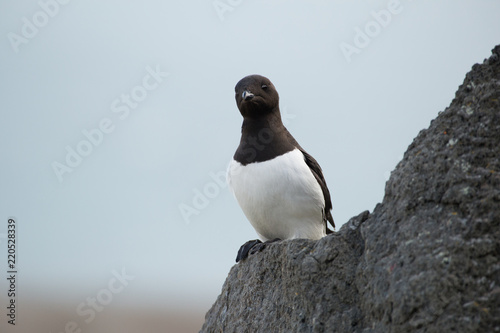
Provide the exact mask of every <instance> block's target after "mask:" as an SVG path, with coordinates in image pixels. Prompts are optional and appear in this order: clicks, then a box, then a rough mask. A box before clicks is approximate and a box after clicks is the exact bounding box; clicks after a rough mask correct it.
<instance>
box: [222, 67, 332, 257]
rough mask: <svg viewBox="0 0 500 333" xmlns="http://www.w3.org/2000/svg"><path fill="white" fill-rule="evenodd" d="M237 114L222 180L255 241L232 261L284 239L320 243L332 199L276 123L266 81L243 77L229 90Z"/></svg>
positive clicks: (312, 163) (274, 97)
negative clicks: (237, 134) (237, 132)
mask: <svg viewBox="0 0 500 333" xmlns="http://www.w3.org/2000/svg"><path fill="white" fill-rule="evenodd" d="M235 98H236V105H237V106H238V109H239V110H240V113H241V115H242V116H243V125H242V127H241V140H240V144H239V146H238V149H236V152H235V154H234V156H233V159H232V161H231V162H230V164H229V167H228V170H227V180H228V183H229V187H230V189H231V191H232V192H233V194H234V196H235V197H236V200H237V201H238V204H239V205H240V207H241V209H242V210H243V213H244V214H245V216H246V217H247V219H248V220H249V221H250V223H251V224H252V226H253V227H254V228H255V231H256V232H257V234H258V236H259V238H260V239H261V240H262V241H263V242H264V243H263V242H262V241H260V240H258V239H256V240H251V241H248V242H246V243H245V244H243V245H242V246H241V248H240V250H239V251H238V255H237V257H236V262H239V261H240V260H243V259H245V258H247V257H248V255H249V254H254V253H256V252H258V251H261V250H262V249H263V248H264V247H265V245H266V244H267V243H270V242H275V241H278V240H284V239H294V238H309V239H320V238H322V237H324V236H326V234H329V233H332V231H331V230H330V229H329V228H328V226H327V221H328V222H330V224H331V225H332V227H333V228H335V223H334V221H333V218H332V214H331V210H332V201H331V198H330V192H329V190H328V187H327V186H326V181H325V177H324V176H323V172H322V170H321V167H320V166H319V164H318V162H317V161H316V160H315V159H314V158H313V157H312V156H311V155H309V154H308V153H307V152H306V151H305V150H304V149H303V148H302V147H301V146H300V145H299V144H298V142H297V141H296V140H295V139H294V137H293V136H292V135H291V134H290V132H288V130H287V129H286V128H285V126H284V125H283V122H282V121H281V114H280V109H279V96H278V92H277V91H276V88H275V87H274V85H273V84H272V83H271V81H270V80H269V79H268V78H266V77H264V76H261V75H249V76H246V77H244V78H243V79H241V80H240V81H239V82H238V83H237V84H236V87H235Z"/></svg>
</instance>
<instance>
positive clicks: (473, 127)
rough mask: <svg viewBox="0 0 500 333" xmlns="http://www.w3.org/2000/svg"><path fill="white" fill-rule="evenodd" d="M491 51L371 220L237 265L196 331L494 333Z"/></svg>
mask: <svg viewBox="0 0 500 333" xmlns="http://www.w3.org/2000/svg"><path fill="white" fill-rule="evenodd" d="M499 56H500V45H499V46H497V47H495V49H494V50H493V55H492V56H491V57H490V58H489V59H487V60H485V61H484V63H483V64H481V65H479V64H476V65H474V66H473V67H472V70H471V72H469V73H468V74H467V75H466V78H465V80H464V83H463V84H462V85H461V86H460V87H459V89H458V91H457V93H456V96H455V98H454V99H453V101H452V103H451V105H450V106H449V107H448V108H447V109H446V110H444V111H443V112H441V113H440V114H439V116H438V117H437V118H436V119H434V120H433V121H432V122H431V124H430V126H429V128H428V129H426V130H422V131H421V132H420V133H419V134H418V136H417V137H416V138H415V139H414V141H413V143H412V144H411V145H410V146H409V147H408V150H407V152H406V153H405V155H404V158H403V160H402V161H401V162H400V163H399V164H398V166H397V167H396V169H395V170H394V171H393V172H392V174H391V177H390V179H389V181H388V182H387V184H386V189H385V196H384V200H383V202H382V203H381V204H378V205H377V206H376V207H375V209H374V211H373V213H371V214H369V213H368V211H366V212H363V213H361V214H360V215H358V216H356V217H354V218H352V219H351V220H350V221H349V222H348V223H346V224H345V225H343V226H342V228H341V229H340V230H339V231H338V232H337V233H334V234H332V235H329V236H327V237H324V238H323V239H321V240H318V241H313V240H306V239H297V240H288V241H283V242H278V243H273V244H270V245H268V247H267V248H266V249H265V250H264V251H262V252H260V253H257V254H255V255H251V256H250V257H249V258H248V259H246V260H244V261H243V262H240V263H239V264H237V265H235V266H234V267H233V268H232V269H231V271H230V272H229V276H228V277H227V279H226V282H225V283H224V285H223V287H222V292H221V294H220V295H219V297H218V298H217V301H216V302H215V304H214V305H213V306H212V308H211V309H210V310H209V311H208V313H207V315H206V318H205V320H206V321H205V324H204V325H203V328H202V330H201V332H363V333H368V332H384V333H386V332H395V333H396V332H440V333H443V332H500V59H499V58H500V57H499Z"/></svg>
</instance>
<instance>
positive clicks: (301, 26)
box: [0, 0, 500, 310]
mask: <svg viewBox="0 0 500 333" xmlns="http://www.w3.org/2000/svg"><path fill="white" fill-rule="evenodd" d="M66 2H68V1H66ZM63 3H64V1H62V0H60V2H57V1H56V0H41V1H40V2H38V1H35V0H30V1H26V0H24V1H13V0H9V1H3V2H2V3H1V4H0V29H1V31H0V32H1V33H0V36H2V38H1V40H0V56H1V59H2V61H1V62H0V94H1V98H0V103H1V106H2V107H1V112H2V119H3V121H2V122H0V140H1V142H2V144H1V146H0V153H1V156H2V157H3V163H2V164H1V165H0V234H3V237H5V234H6V230H7V219H8V218H9V217H15V219H16V221H17V222H18V230H17V231H18V269H19V272H20V273H19V274H20V279H21V280H20V283H21V285H20V286H19V288H20V290H21V291H20V292H21V293H20V295H22V296H20V297H26V298H28V297H31V296H37V297H44V298H45V299H48V300H52V301H57V300H59V299H63V298H64V299H65V300H70V301H71V302H74V304H78V303H79V302H80V301H81V300H83V299H85V297H87V296H89V295H93V294H95V292H96V290H99V289H100V288H104V287H106V286H107V284H108V282H109V281H110V279H111V278H112V277H113V271H120V272H121V271H122V270H123V269H124V270H125V271H126V272H127V274H129V275H130V276H133V277H134V279H133V280H132V281H130V283H129V284H128V286H127V287H126V289H124V290H123V292H122V293H121V294H120V295H119V297H118V296H117V297H116V300H115V302H122V303H123V304H149V303H155V302H161V303H164V304H172V305H175V304H179V303H182V304H185V305H187V306H190V305H197V306H200V307H203V308H206V309H207V310H208V308H209V307H210V305H211V304H212V302H214V301H215V299H216V296H217V295H218V294H219V291H220V289H221V287H222V284H223V282H224V279H225V277H226V275H227V273H228V272H229V269H230V268H231V267H232V265H234V264H235V263H234V259H235V257H236V253H237V251H238V249H239V247H240V245H242V244H243V243H244V242H246V241H247V240H250V239H255V238H256V233H255V231H254V230H253V228H252V227H251V226H250V223H249V222H248V221H247V220H246V218H245V216H244V215H243V213H242V211H241V210H240V208H239V206H238V204H237V202H236V200H235V199H234V198H233V197H232V195H231V194H230V192H229V190H228V188H227V186H226V185H225V183H224V182H223V178H224V176H223V175H224V173H225V169H226V167H227V165H228V163H229V161H230V159H231V157H232V155H233V153H234V151H235V149H236V147H237V145H238V142H239V135H240V126H241V121H242V119H241V116H240V114H239V112H238V109H237V108H236V105H235V102H234V86H235V84H236V83H237V82H238V80H239V79H241V78H242V77H244V76H246V75H248V74H261V75H264V76H267V77H268V78H269V79H271V81H272V82H273V83H274V85H275V86H276V88H277V90H278V92H279V94H280V105H281V111H282V114H283V115H284V118H285V120H284V122H285V124H286V125H287V127H288V129H289V130H290V132H291V133H292V134H293V135H294V137H295V138H296V139H297V141H298V142H299V143H300V144H301V145H302V146H303V147H304V148H305V149H306V150H307V151H308V152H309V153H310V154H311V155H313V156H314V157H315V158H316V159H317V160H318V162H319V163H320V165H321V166H322V168H323V171H324V174H325V178H326V181H327V183H328V186H329V188H330V192H331V194H332V199H333V206H334V209H333V216H334V219H335V222H336V224H337V227H338V228H339V227H340V226H341V225H342V224H343V223H345V222H347V220H348V219H349V218H350V217H352V216H355V215H357V214H359V213H360V212H362V211H363V210H366V209H368V210H370V211H372V210H373V208H374V207H375V205H376V204H377V203H378V202H381V201H382V198H383V194H384V186H385V182H386V180H387V179H388V176H389V173H390V171H391V170H393V169H394V167H395V166H396V164H397V163H398V162H399V160H400V159H401V158H402V155H403V153H404V152H405V150H406V148H407V147H408V145H409V144H410V143H411V142H412V139H413V138H414V137H415V136H416V135H417V134H418V132H419V131H420V130H421V129H424V128H427V127H428V125H429V122H430V121H431V120H432V119H433V118H435V117H436V116H437V114H438V112H439V111H442V110H444V109H445V108H446V107H447V106H448V105H449V103H450V102H451V100H452V99H453V97H454V93H455V91H456V90H457V88H458V86H459V85H460V84H461V83H462V81H463V79H464V76H465V74H466V73H467V72H468V71H469V70H470V68H471V66H472V65H473V64H474V63H477V62H482V61H483V59H484V58H487V57H489V55H490V51H491V49H492V48H493V47H494V46H495V45H496V44H497V43H499V42H500V38H499V37H500V33H499V32H500V20H499V19H498V13H500V2H498V1H493V0H476V1H464V0H461V1H458V0H453V1H452V0H447V1H430V0H429V1H410V0H401V1H393V0H391V1H364V2H360V1H318V0H315V1H287V2H285V1H237V0H232V1H229V0H221V1H210V0H209V1H188V2H182V1H175V2H172V1H159V0H146V1H141V2H138V1H137V2H131V1H125V2H124V1H117V0H114V1H106V2H102V1H69V2H68V3H64V4H63ZM285 115H286V116H285ZM56 170H57V171H56ZM338 228H337V230H338ZM0 241H1V242H2V244H0V249H1V251H0V252H1V253H3V254H0V258H6V240H5V238H3V239H1V238H0ZM0 269H1V270H2V271H6V260H5V259H2V260H1V261H0ZM5 287H6V282H5V281H3V280H2V282H1V283H0V294H1V295H2V297H4V296H5V295H4V294H5V292H4V291H5V290H6V289H5Z"/></svg>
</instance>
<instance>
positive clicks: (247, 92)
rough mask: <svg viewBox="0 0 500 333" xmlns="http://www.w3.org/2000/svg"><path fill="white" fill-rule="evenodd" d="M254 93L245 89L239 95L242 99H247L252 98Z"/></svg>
mask: <svg viewBox="0 0 500 333" xmlns="http://www.w3.org/2000/svg"><path fill="white" fill-rule="evenodd" d="M254 96H255V95H254V94H252V93H251V92H250V91H248V90H245V91H243V94H241V97H243V99H244V100H245V101H246V100H248V99H252V98H253V97H254Z"/></svg>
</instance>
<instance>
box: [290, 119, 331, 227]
mask: <svg viewBox="0 0 500 333" xmlns="http://www.w3.org/2000/svg"><path fill="white" fill-rule="evenodd" d="M285 131H286V136H287V138H288V141H289V142H291V143H292V144H293V145H294V146H295V147H297V149H299V150H300V151H301V152H302V154H303V155H304V160H305V161H306V164H307V166H308V167H309V169H311V172H312V173H313V175H314V178H316V180H317V181H318V184H319V186H320V187H321V190H322V191H323V197H324V198H325V209H324V210H323V221H324V222H325V227H326V233H327V234H331V233H332V232H333V231H332V230H330V229H328V224H327V223H326V221H329V222H330V224H331V225H332V227H333V228H334V229H335V222H334V221H333V216H332V212H331V210H332V208H333V206H332V199H331V197H330V191H329V190H328V187H327V186H326V181H325V177H324V176H323V171H322V170H321V167H320V166H319V163H318V161H316V160H315V159H314V157H312V156H311V155H309V154H308V153H307V152H306V151H305V150H304V148H302V147H301V146H300V145H299V143H298V142H297V140H295V138H294V137H293V136H292V134H290V132H288V130H287V129H285Z"/></svg>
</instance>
